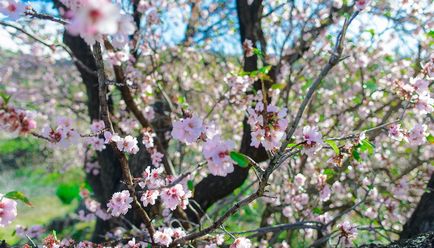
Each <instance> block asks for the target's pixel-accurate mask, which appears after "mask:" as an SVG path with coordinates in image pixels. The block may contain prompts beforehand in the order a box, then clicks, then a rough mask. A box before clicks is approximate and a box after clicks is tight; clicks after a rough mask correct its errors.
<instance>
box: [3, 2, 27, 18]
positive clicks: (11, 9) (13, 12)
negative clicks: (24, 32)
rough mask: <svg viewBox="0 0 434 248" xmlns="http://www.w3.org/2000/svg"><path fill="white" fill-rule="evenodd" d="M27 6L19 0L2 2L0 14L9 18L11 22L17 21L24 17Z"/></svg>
mask: <svg viewBox="0 0 434 248" xmlns="http://www.w3.org/2000/svg"><path fill="white" fill-rule="evenodd" d="M25 11H26V5H25V4H23V3H20V2H19V1H18V0H1V1H0V13H2V14H3V15H6V16H8V17H9V18H10V19H11V20H13V21H15V20H17V19H18V18H20V17H21V16H22V15H24V12H25Z"/></svg>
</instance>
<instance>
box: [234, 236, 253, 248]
mask: <svg viewBox="0 0 434 248" xmlns="http://www.w3.org/2000/svg"><path fill="white" fill-rule="evenodd" d="M250 247H252V241H250V240H249V239H247V238H244V237H239V238H237V239H236V240H235V241H234V243H232V244H231V245H230V246H229V248H250Z"/></svg>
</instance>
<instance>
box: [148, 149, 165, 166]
mask: <svg viewBox="0 0 434 248" xmlns="http://www.w3.org/2000/svg"><path fill="white" fill-rule="evenodd" d="M163 157H164V154H162V153H160V152H157V151H156V150H153V152H152V153H151V159H152V165H154V166H155V167H159V166H160V165H161V161H162V160H163Z"/></svg>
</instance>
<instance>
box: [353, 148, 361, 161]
mask: <svg viewBox="0 0 434 248" xmlns="http://www.w3.org/2000/svg"><path fill="white" fill-rule="evenodd" d="M353 158H354V159H355V160H357V161H360V153H359V152H358V151H357V149H354V150H353Z"/></svg>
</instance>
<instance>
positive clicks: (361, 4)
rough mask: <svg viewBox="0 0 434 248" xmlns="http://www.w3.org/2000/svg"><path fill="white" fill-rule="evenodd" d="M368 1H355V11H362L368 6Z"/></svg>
mask: <svg viewBox="0 0 434 248" xmlns="http://www.w3.org/2000/svg"><path fill="white" fill-rule="evenodd" d="M369 2H370V0H357V1H356V9H357V10H359V11H360V10H364V9H366V7H367V6H368V4H369Z"/></svg>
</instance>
